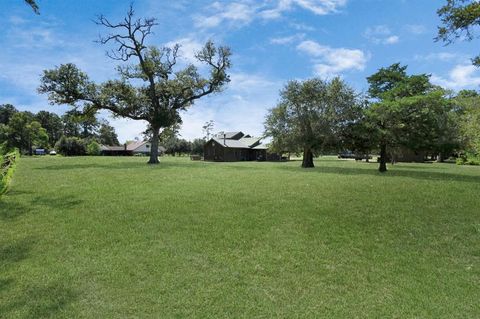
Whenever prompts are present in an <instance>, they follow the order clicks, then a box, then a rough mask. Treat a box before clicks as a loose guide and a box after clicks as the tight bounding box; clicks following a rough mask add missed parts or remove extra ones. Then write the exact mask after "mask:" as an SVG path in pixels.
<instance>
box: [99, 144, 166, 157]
mask: <svg viewBox="0 0 480 319" xmlns="http://www.w3.org/2000/svg"><path fill="white" fill-rule="evenodd" d="M150 145H151V143H150V142H148V141H143V142H133V143H130V144H124V145H122V146H108V145H101V146H100V149H101V153H102V155H109V156H132V155H138V154H144V155H148V154H150ZM163 153H165V148H164V147H163V146H158V154H163Z"/></svg>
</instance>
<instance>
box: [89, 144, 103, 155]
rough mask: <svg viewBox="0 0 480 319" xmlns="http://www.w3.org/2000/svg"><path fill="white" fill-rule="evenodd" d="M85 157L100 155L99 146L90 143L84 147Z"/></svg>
mask: <svg viewBox="0 0 480 319" xmlns="http://www.w3.org/2000/svg"><path fill="white" fill-rule="evenodd" d="M86 151H87V155H100V153H101V149H100V145H99V144H98V143H97V142H96V141H91V142H90V143H88V144H87V147H86Z"/></svg>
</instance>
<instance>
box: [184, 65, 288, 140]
mask: <svg viewBox="0 0 480 319" xmlns="http://www.w3.org/2000/svg"><path fill="white" fill-rule="evenodd" d="M282 85H283V83H282V82H281V81H277V80H272V79H268V78H266V77H264V76H261V75H258V74H247V73H232V74H231V82H230V83H229V85H228V87H227V89H226V90H225V91H224V92H223V93H221V94H218V95H214V96H209V97H206V98H204V99H202V100H200V101H199V102H197V103H196V104H195V105H194V106H193V107H191V108H190V109H188V111H186V112H185V113H183V114H182V119H183V123H184V124H183V125H182V129H181V130H180V134H181V135H182V137H183V138H186V139H194V138H199V137H202V126H203V124H204V123H205V122H207V121H209V120H213V121H214V122H215V126H214V132H219V131H236V130H239V131H243V132H244V133H248V134H252V135H255V136H260V135H261V134H262V133H263V128H264V127H263V122H264V120H265V115H266V114H267V110H268V109H269V108H271V107H273V106H275V104H276V101H277V99H278V91H279V90H280V88H281V87H282Z"/></svg>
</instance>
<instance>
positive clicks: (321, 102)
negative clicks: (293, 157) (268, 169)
mask: <svg viewBox="0 0 480 319" xmlns="http://www.w3.org/2000/svg"><path fill="white" fill-rule="evenodd" d="M357 104H358V101H357V95H356V93H355V92H354V90H353V89H352V88H350V87H349V86H348V85H347V84H345V82H343V81H342V80H341V79H340V78H335V79H333V80H331V81H324V80H321V79H318V78H314V79H310V80H306V81H302V82H301V81H291V82H289V83H288V84H287V85H286V86H285V88H284V89H283V90H282V91H281V92H280V102H279V104H278V105H277V106H276V107H275V108H273V109H271V110H270V111H269V113H268V115H267V117H266V120H265V135H266V136H269V137H272V142H271V150H272V151H276V152H278V153H283V152H299V151H303V152H305V153H306V154H307V155H308V154H311V152H312V151H322V150H325V149H329V148H332V147H335V145H338V142H339V137H340V135H341V132H342V130H343V129H344V126H345V125H346V124H347V123H349V122H350V121H352V120H353V119H354V118H353V117H354V111H353V109H354V108H355V106H356V105H357ZM304 159H305V156H304Z"/></svg>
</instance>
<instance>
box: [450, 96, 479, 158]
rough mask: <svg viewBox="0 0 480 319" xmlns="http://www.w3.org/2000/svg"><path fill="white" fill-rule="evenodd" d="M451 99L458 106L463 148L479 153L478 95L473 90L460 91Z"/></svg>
mask: <svg viewBox="0 0 480 319" xmlns="http://www.w3.org/2000/svg"><path fill="white" fill-rule="evenodd" d="M453 100H454V101H453V103H454V104H455V105H457V106H458V107H459V110H458V113H459V116H458V126H459V131H460V140H461V143H462V145H463V147H464V150H465V151H466V152H468V153H473V154H480V95H479V94H478V93H477V92H475V91H460V92H459V93H458V95H457V96H456V97H454V99H453Z"/></svg>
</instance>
